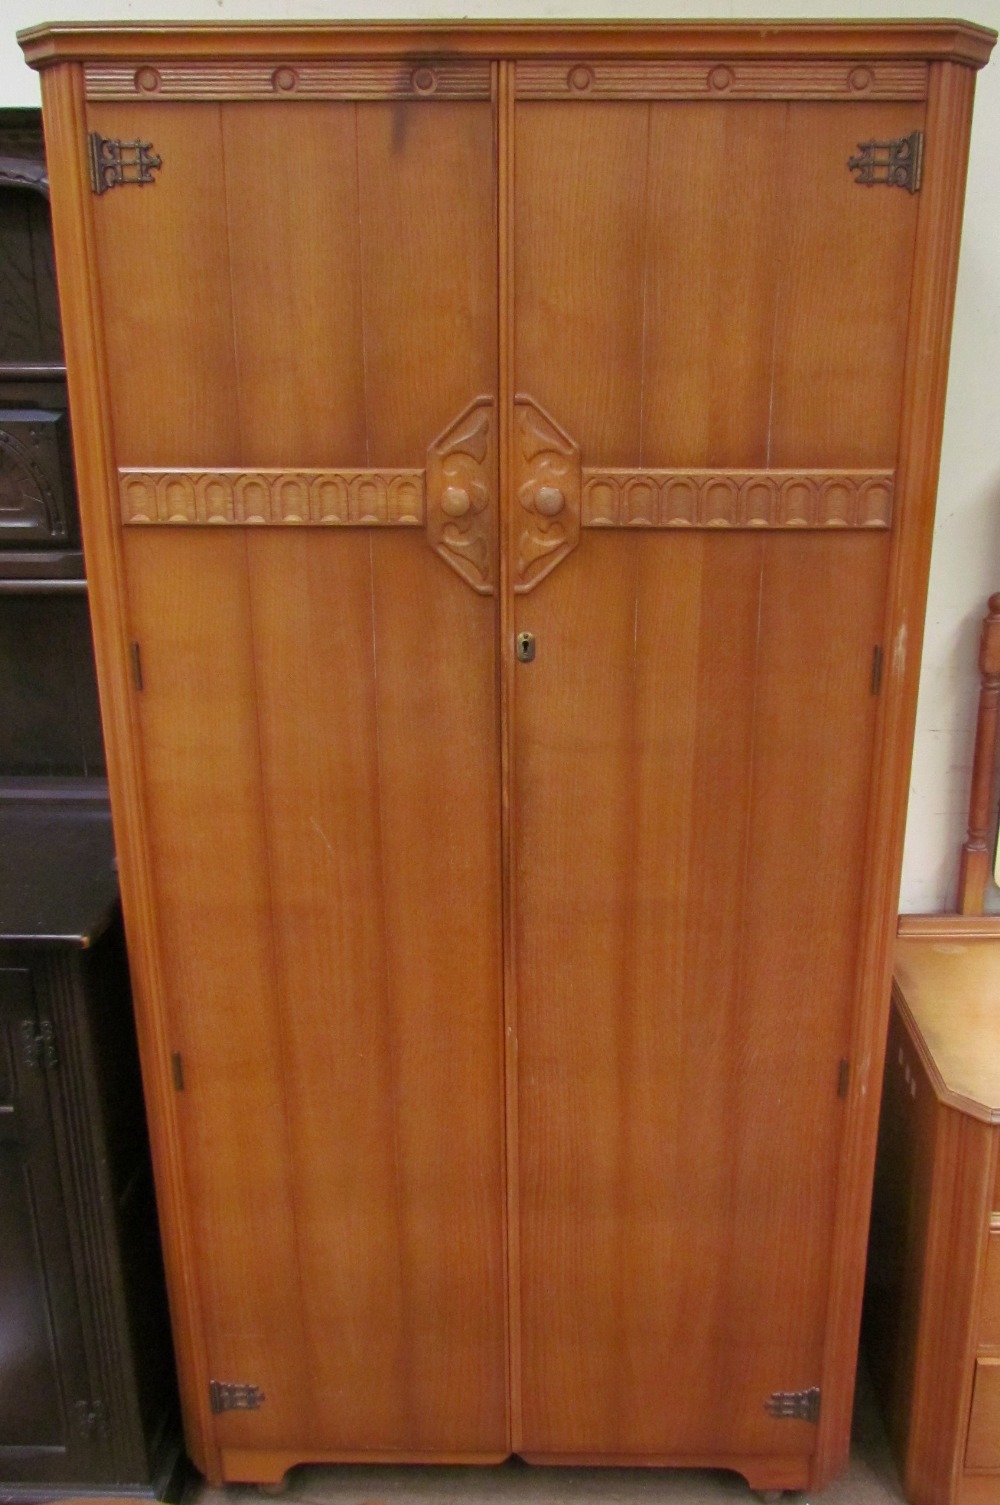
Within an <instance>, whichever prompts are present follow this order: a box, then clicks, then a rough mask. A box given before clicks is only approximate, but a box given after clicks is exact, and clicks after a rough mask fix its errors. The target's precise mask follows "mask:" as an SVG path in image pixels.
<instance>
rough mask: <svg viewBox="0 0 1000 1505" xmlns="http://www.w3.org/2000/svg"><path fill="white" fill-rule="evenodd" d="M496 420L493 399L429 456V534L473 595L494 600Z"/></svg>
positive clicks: (480, 403)
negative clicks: (467, 583)
mask: <svg viewBox="0 0 1000 1505" xmlns="http://www.w3.org/2000/svg"><path fill="white" fill-rule="evenodd" d="M495 434H496V418H495V414H494V403H493V398H492V397H477V398H476V399H475V401H474V402H471V403H470V404H469V406H468V407H467V408H466V409H465V410H464V411H463V412H462V413H460V414H459V416H458V417H457V418H456V419H455V421H454V423H452V424H449V426H448V427H447V428H446V429H445V430H444V432H443V433H442V434H439V435H438V437H437V438H436V439H435V440H434V442H433V444H432V445H431V446H430V448H429V450H428V451H427V534H428V537H429V539H430V542H431V545H432V547H433V548H435V549H436V550H437V552H438V553H439V554H440V555H441V558H442V559H443V560H444V561H445V563H446V564H449V565H451V567H452V569H453V570H455V571H456V572H457V573H458V574H459V575H461V576H462V578H463V580H467V581H468V582H469V584H470V585H471V586H472V588H473V590H475V591H477V592H478V593H479V594H480V595H482V596H491V595H492V594H493V582H494V577H495V570H494V563H493V556H494V552H495V544H494V534H495V531H496V528H495V523H494V520H493V509H492V508H491V506H490V498H491V496H492V495H493V489H494V482H493V477H494V475H495V472H496V466H495V461H494V450H495V444H496V440H495Z"/></svg>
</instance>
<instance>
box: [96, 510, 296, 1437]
mask: <svg viewBox="0 0 1000 1505" xmlns="http://www.w3.org/2000/svg"><path fill="white" fill-rule="evenodd" d="M125 560H126V568H127V572H128V590H129V605H130V609H131V617H132V626H133V631H134V632H135V633H136V634H137V636H138V637H139V638H140V640H141V642H142V650H143V677H144V686H145V688H144V690H143V693H142V696H141V699H140V703H139V721H140V730H141V738H142V759H143V767H144V776H145V790H146V813H147V821H148V837H149V847H150V862H151V870H152V877H153V888H154V893H155V900H156V920H157V927H158V932H159V938H160V946H161V959H162V966H163V973H164V984H165V998H164V1009H165V1013H166V1018H167V1028H168V1032H169V1040H170V1045H171V1048H172V1049H174V1050H179V1051H180V1052H181V1053H182V1057H183V1061H184V1075H185V1091H184V1093H183V1096H182V1097H181V1100H180V1101H179V1102H178V1113H179V1119H180V1128H181V1137H182V1142H183V1146H184V1152H185V1154H184V1162H185V1180H186V1185H187V1193H188V1206H189V1214H190V1217H191V1220H192V1224H193V1227H194V1230H195V1244H196V1248H197V1251H198V1257H197V1270H198V1277H197V1278H198V1282H199V1284H200V1286H201V1290H202V1299H203V1305H204V1311H205V1326H206V1341H207V1347H208V1351H209V1359H210V1363H211V1366H212V1369H211V1373H212V1376H213V1378H218V1379H222V1380H228V1381H236V1382H240V1383H248V1384H255V1385H257V1386H259V1388H260V1389H261V1390H263V1392H264V1393H265V1395H266V1396H267V1400H266V1403H265V1406H264V1407H263V1408H262V1409H261V1410H260V1411H259V1412H252V1413H239V1412H234V1413H232V1414H231V1415H229V1416H226V1417H224V1418H219V1420H218V1421H217V1423H216V1425H217V1427H218V1430H219V1432H220V1433H221V1435H222V1436H223V1437H225V1438H226V1440H227V1441H230V1442H231V1443H233V1444H237V1443H239V1442H243V1443H244V1444H246V1443H250V1442H251V1441H252V1442H253V1443H260V1442H263V1443H265V1444H266V1443H267V1442H268V1441H272V1442H276V1441H278V1440H279V1439H280V1438H281V1437H283V1436H287V1435H288V1431H289V1429H290V1428H291V1429H293V1430H294V1429H296V1428H297V1426H298V1424H299V1423H298V1417H299V1415H300V1414H301V1412H302V1408H303V1406H304V1405H305V1404H306V1403H307V1394H308V1392H307V1388H306V1376H305V1370H304V1360H305V1352H306V1350H305V1347H304V1344H305V1341H306V1335H305V1331H304V1328H303V1325H302V1314H303V1309H302V1305H301V1292H300V1285H299V1278H300V1270H299V1263H298V1254H297V1249H296V1244H295V1229H294V1205H293V1188H292V1181H291V1168H290V1160H289V1144H288V1139H287V1121H286V1105H285V1102H284V1099H283V1091H282V1086H283V1083H282V1053H283V1043H282V1035H281V1025H280V1020H279V1018H278V1017H277V1015H276V1012H275V1009H274V982H275V977H274V957H273V953H272V944H271V925H270V913H269V907H270V906H269V891H268V880H267V851H266V846H265V832H264V824H263V809H262V802H261V787H260V774H259V771H258V745H257V705H256V694H255V685H254V661H253V648H252V635H251V630H250V628H251V623H250V600H249V594H248V589H247V580H246V564H245V545H244V540H243V538H242V537H240V536H239V535H236V534H215V533H212V534H190V533H182V532H177V533H169V534H166V533H159V534H153V533H140V532H133V533H130V534H129V535H128V538H127V539H126V541H125Z"/></svg>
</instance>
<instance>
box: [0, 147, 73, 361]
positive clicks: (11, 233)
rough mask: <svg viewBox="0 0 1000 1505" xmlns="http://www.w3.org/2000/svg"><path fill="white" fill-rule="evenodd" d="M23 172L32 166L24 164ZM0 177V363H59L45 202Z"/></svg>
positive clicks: (30, 190)
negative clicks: (5, 182)
mask: <svg viewBox="0 0 1000 1505" xmlns="http://www.w3.org/2000/svg"><path fill="white" fill-rule="evenodd" d="M21 165H22V166H23V167H24V168H25V169H28V168H31V167H32V165H33V164H31V163H30V162H24V163H23V164H21ZM10 182H11V179H10V177H9V176H8V178H7V185H8V186H5V184H4V174H3V173H2V172H0V362H2V363H6V364H12V363H13V362H24V363H28V364H31V363H39V364H44V363H46V362H54V363H59V362H61V360H62V335H61V333H60V328H59V304H58V300H57V296H56V277H55V266H54V263H53V257H52V235H51V230H50V228H49V210H48V205H47V203H46V201H45V198H44V197H43V196H42V194H41V192H40V191H38V190H37V185H36V186H32V185H30V184H29V183H27V182H25V183H24V184H23V185H22V186H20V187H14V186H9V184H10Z"/></svg>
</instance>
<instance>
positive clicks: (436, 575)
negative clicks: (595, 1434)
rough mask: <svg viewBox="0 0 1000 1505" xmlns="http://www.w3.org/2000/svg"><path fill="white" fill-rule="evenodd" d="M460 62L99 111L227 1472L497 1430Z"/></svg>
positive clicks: (200, 1242)
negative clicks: (260, 95)
mask: <svg viewBox="0 0 1000 1505" xmlns="http://www.w3.org/2000/svg"><path fill="white" fill-rule="evenodd" d="M347 71H348V74H350V70H347ZM428 71H429V70H424V72H428ZM467 71H468V72H469V73H470V76H471V75H472V74H474V77H473V79H472V82H471V83H469V82H468V79H466V84H467V87H466V90H465V93H466V96H467V97H465V98H460V99H456V98H454V97H451V98H449V97H448V89H447V87H445V85H444V84H443V85H442V87H441V89H440V91H439V92H438V94H435V95H434V97H433V98H431V99H427V100H424V99H421V98H419V97H418V96H419V92H420V78H419V77H418V74H419V73H420V70H417V73H415V74H414V83H413V85H412V87H411V85H410V84H409V83H408V82H407V80H408V79H409V71H408V70H404V71H403V73H402V74H401V73H400V69H399V66H398V65H396V64H391V65H373V67H372V69H371V70H370V76H369V75H364V77H362V74H363V70H359V69H358V68H357V67H356V68H355V69H354V74H353V75H351V76H357V77H358V78H361V83H362V84H363V85H364V87H365V88H367V90H368V93H369V95H371V94H377V93H378V92H379V90H380V89H381V91H382V92H383V93H387V94H391V93H392V90H393V89H395V91H396V94H397V95H398V96H399V97H394V98H386V99H382V100H378V99H370V98H369V99H368V100H366V101H365V100H363V101H360V102H359V101H358V100H357V99H350V98H348V99H343V100H334V101H330V100H327V101H323V102H314V103H306V102H299V101H298V100H289V99H285V100H279V101H277V102H275V103H251V102H231V103H223V104H216V103H211V104H210V103H205V104H202V103H170V104H168V103H155V102H154V103H141V104H134V105H114V104H104V105H95V106H92V107H91V109H90V111H89V125H90V128H91V129H92V130H96V131H99V132H101V133H102V134H103V135H104V136H106V137H115V138H118V137H121V138H125V139H127V140H132V139H137V138H141V139H142V140H144V141H148V142H150V143H151V144H152V148H153V149H154V150H155V153H156V154H157V156H159V157H160V158H161V159H162V164H163V165H162V168H161V169H159V170H158V171H157V173H156V179H155V182H151V183H149V184H147V185H145V186H144V187H143V188H142V191H139V190H137V189H136V188H134V187H125V188H122V189H120V190H116V191H114V192H106V193H104V194H103V195H102V196H101V198H100V199H99V200H98V201H97V202H96V204H95V206H94V219H95V224H96V235H97V243H98V250H99V258H100V271H101V287H100V296H101V299H102V302H103V307H104V317H105V327H106V343H107V360H108V368H109V376H110V383H109V384H110V392H111V407H112V416H113V426H114V442H115V452H116V461H117V465H118V467H119V492H120V496H119V498H118V504H120V507H121V516H122V525H121V526H122V548H123V557H124V566H125V574H126V589H127V604H128V613H129V623H130V631H131V634H132V636H133V637H134V639H135V641H136V643H137V649H136V654H137V662H139V663H141V690H139V691H137V692H136V695H137V716H138V725H139V737H140V748H141V759H142V770H143V777H144V799H145V819H146V836H147V843H148V852H149V859H150V865H151V877H152V885H153V893H154V898H155V922H156V931H157V939H158V947H159V952H158V966H159V971H160V977H161V979H162V994H163V996H162V1007H163V1011H164V1033H165V1039H166V1041H167V1043H168V1046H169V1049H170V1050H171V1051H172V1052H176V1066H175V1072H176V1078H177V1081H178V1083H179V1084H182V1090H180V1091H179V1092H178V1095H177V1121H178V1124H179V1133H180V1140H181V1153H182V1164H183V1172H184V1177H185V1182H186V1196H187V1209H186V1217H187V1219H188V1234H189V1238H190V1246H191V1250H192V1254H193V1259H192V1262H191V1268H190V1272H189V1274H190V1279H191V1281H192V1282H193V1283H194V1291H195V1298H196V1300H197V1302H198V1303H199V1305H200V1310H201V1313H202V1335H203V1341H204V1347H205V1351H206V1354H207V1363H208V1369H209V1375H210V1377H211V1379H212V1380H214V1381H218V1382H220V1384H221V1385H222V1386H223V1387H225V1386H233V1385H235V1386H250V1387H253V1389H252V1390H250V1391H245V1390H242V1391H241V1390H237V1391H230V1390H226V1389H225V1388H223V1389H221V1390H220V1389H216V1390H215V1391H214V1394H213V1399H214V1404H215V1407H216V1409H219V1414H218V1415H217V1417H216V1418H215V1421H214V1426H215V1438H216V1440H217V1442H218V1444H219V1446H220V1447H221V1457H222V1472H223V1474H224V1476H225V1477H227V1478H267V1477H269V1476H275V1475H280V1473H281V1472H282V1471H283V1469H284V1467H286V1466H288V1465H289V1464H291V1463H294V1462H297V1461H299V1460H302V1461H309V1460H315V1459H322V1458H337V1457H344V1458H365V1457H371V1456H382V1457H398V1458H407V1459H417V1458H441V1459H444V1458H462V1457H470V1458H474V1457H492V1456H498V1455H500V1454H502V1453H504V1452H505V1451H506V1448H507V1436H508V1434H507V1421H506V1378H505V1362H506V1360H505V1356H506V1336H505V1315H504V1312H505V1308H504V1290H503V1202H502V1135H503V1121H502V1088H503V1081H502V1064H501V1047H502V1024H501V1005H500V981H499V972H500V968H499V957H500V952H501V938H500V907H501V898H500V863H499V830H498V823H499V808H500V800H499V776H498V763H499V755H498V747H497V710H496V703H495V693H496V692H495V676H496V665H495V656H496V648H495V635H496V629H495V605H496V596H495V589H494V574H495V566H496V546H495V537H494V530H495V518H496V504H495V489H496V488H495V474H494V471H495V464H494V455H495V442H494V425H495V416H494V408H493V393H494V389H495V366H496V270H495V268H496V257H495V242H494V219H495V188H494V166H493V157H494V148H493V110H492V105H491V102H490V74H489V65H488V64H476V65H475V66H474V68H472V69H470V70H467ZM390 72H391V74H392V78H391V80H389V79H388V75H389V73H390ZM284 74H285V75H287V77H284V76H279V75H280V70H279V74H278V75H276V79H277V82H276V83H275V89H281V88H284V87H285V85H286V83H287V84H288V87H289V88H294V87H295V79H296V75H295V73H294V70H291V69H286V70H284ZM289 79H290V80H291V82H290V83H289V82H288V80H289ZM400 79H402V80H403V81H402V83H400ZM387 80H388V82H387ZM380 81H381V82H380ZM348 82H349V80H348ZM432 82H433V79H432ZM206 87H207V86H206ZM359 89H360V92H362V93H363V92H364V89H362V88H361V86H360V85H359ZM342 92H347V93H348V94H349V93H350V88H349V87H348V88H346V89H342ZM459 92H460V91H459ZM454 93H455V90H452V94H454ZM176 1294H179V1293H175V1295H176ZM234 1402H235V1403H237V1408H235V1409H234V1408H233V1403H234ZM265 1454H266V1455H267V1457H266V1458H265ZM268 1460H269V1461H268Z"/></svg>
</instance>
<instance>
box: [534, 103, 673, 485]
mask: <svg viewBox="0 0 1000 1505" xmlns="http://www.w3.org/2000/svg"><path fill="white" fill-rule="evenodd" d="M515 121H516V146H515V154H516V163H517V178H516V183H517V212H516V216H515V221H514V279H515V287H516V372H517V378H516V380H517V389H518V391H521V392H528V393H530V394H531V396H532V397H533V398H534V399H535V401H536V402H538V403H540V404H541V406H542V407H543V408H545V409H546V410H547V411H548V412H549V413H551V414H552V416H553V418H554V419H555V421H556V422H557V423H558V424H560V425H561V427H562V428H564V429H565V430H566V432H567V433H568V434H569V435H570V436H571V437H572V438H573V439H574V440H575V441H576V442H577V443H579V444H580V445H581V447H582V450H583V453H584V454H585V456H586V458H587V460H588V463H590V464H591V465H630V464H632V465H634V464H641V463H642V456H641V455H639V454H638V453H637V451H638V449H639V434H640V430H641V420H640V408H641V402H640V398H641V385H642V383H641V372H640V370H639V367H638V363H637V359H636V357H637V353H638V351H639V349H640V346H641V342H642V327H643V289H642V278H641V275H640V273H639V267H640V263H641V257H642V247H643V219H642V216H641V214H639V213H637V212H636V206H637V205H638V204H641V203H642V202H643V185H644V181H645V163H646V156H647V118H646V111H645V110H644V109H641V108H639V109H630V108H628V107H625V108H623V107H621V106H615V105H608V104H600V103H595V104H594V105H591V106H588V107H587V108H586V109H585V110H564V109H560V107H559V106H558V105H557V104H545V103H538V104H536V103H527V104H519V105H518V108H517V114H516V117H515Z"/></svg>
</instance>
